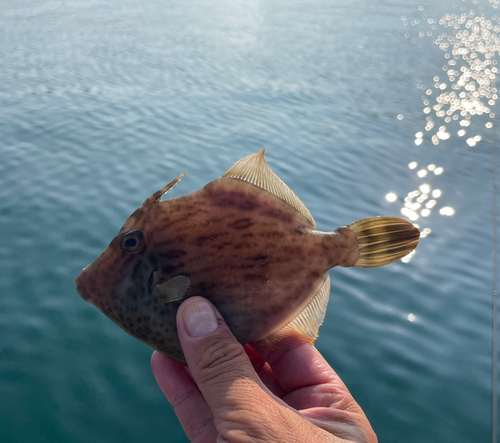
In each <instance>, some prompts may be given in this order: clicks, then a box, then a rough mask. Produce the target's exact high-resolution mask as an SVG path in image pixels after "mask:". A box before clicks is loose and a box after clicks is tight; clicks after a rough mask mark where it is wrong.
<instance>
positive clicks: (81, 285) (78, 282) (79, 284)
mask: <svg viewBox="0 0 500 443" xmlns="http://www.w3.org/2000/svg"><path fill="white" fill-rule="evenodd" d="M87 267H88V266H87ZM86 269H87V268H83V271H82V272H81V273H80V275H79V276H78V277H76V278H75V281H74V282H73V283H74V284H75V286H76V290H77V292H78V294H80V296H81V297H82V298H83V299H84V300H85V301H87V302H90V298H91V297H90V292H89V291H88V288H86V286H87V282H86V280H87V279H86V275H85V270H86Z"/></svg>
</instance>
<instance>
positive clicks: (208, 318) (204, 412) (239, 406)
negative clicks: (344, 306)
mask: <svg viewBox="0 0 500 443" xmlns="http://www.w3.org/2000/svg"><path fill="white" fill-rule="evenodd" d="M177 330H178V333H179V339H180V341H181V345H182V348H183V350H184V355H185V357H186V361H187V363H188V366H189V369H188V368H186V367H184V366H182V365H181V364H179V363H176V362H174V361H172V360H170V359H168V358H167V357H165V356H163V355H161V354H159V353H158V352H154V353H153V356H152V358H151V365H152V369H153V373H154V375H155V377H156V380H157V382H158V384H159V385H160V387H161V389H162V390H163V392H164V394H165V396H166V397H167V398H168V399H169V401H170V402H171V403H172V405H173V406H174V410H175V413H176V414H177V417H178V418H179V420H180V422H181V424H182V427H183V428H184V431H185V432H186V434H187V436H188V438H189V439H190V440H191V442H192V443H202V442H203V443H205V442H207V443H208V442H210V443H212V442H213V443H215V442H217V443H222V442H224V443H247V442H248V443H255V442H261V443H274V442H280V443H282V442H287V443H289V442H290V443H292V442H294V443H295V442H296V443H311V442H315V443H316V442H317V443H323V442H325V443H326V442H336V443H340V442H356V443H360V442H363V443H376V442H377V437H376V436H375V433H374V432H373V429H372V428H371V426H370V423H369V422H368V419H367V418H366V416H365V414H364V413H363V411H362V409H361V408H360V407H359V405H358V404H357V403H356V401H355V400H354V399H353V397H352V396H351V394H350V393H349V391H348V390H347V388H346V386H345V385H344V383H343V382H342V380H340V378H339V376H338V375H337V374H336V373H335V372H334V371H333V369H332V368H331V367H330V366H329V365H328V363H327V362H326V361H325V360H324V359H323V357H322V356H321V354H320V353H319V352H318V351H317V350H316V348H315V347H314V346H312V345H311V344H308V343H307V344H303V343H300V344H299V343H297V344H296V346H295V347H293V348H292V349H290V350H287V351H270V350H269V349H267V348H264V347H263V346H259V345H257V344H255V345H253V346H252V347H250V346H249V345H246V346H245V348H243V346H241V345H240V344H239V343H238V342H237V341H236V339H235V338H234V336H233V334H232V333H231V331H230V330H229V328H228V326H227V325H226V323H225V322H224V320H223V319H222V316H221V315H220V313H219V312H218V311H217V310H216V309H215V307H214V306H213V305H212V304H211V303H210V302H208V301H207V300H206V299H204V298H202V297H192V298H189V299H188V300H186V301H185V302H184V303H183V304H182V305H181V306H180V308H179V311H178V314H177ZM245 351H246V352H245Z"/></svg>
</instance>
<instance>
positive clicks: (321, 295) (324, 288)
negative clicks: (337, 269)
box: [259, 274, 330, 349]
mask: <svg viewBox="0 0 500 443" xmlns="http://www.w3.org/2000/svg"><path fill="white" fill-rule="evenodd" d="M329 299H330V276H329V275H328V274H326V277H325V280H324V281H323V284H322V285H321V287H320V288H319V290H318V292H316V295H315V296H314V298H313V299H312V300H311V302H310V303H309V304H308V305H307V306H306V308H305V309H304V310H303V311H302V312H301V313H300V314H299V315H298V316H297V317H295V318H294V319H293V320H292V321H291V322H290V323H288V324H287V325H286V326H285V327H284V328H282V329H280V330H279V331H278V332H275V333H274V334H272V335H270V336H269V337H266V338H265V339H264V340H260V341H259V343H261V344H263V345H264V346H266V347H268V348H271V349H279V348H280V342H283V340H285V339H287V338H292V337H293V338H296V339H297V338H298V339H299V340H302V341H308V342H310V343H313V344H314V342H315V340H316V339H317V338H318V331H319V327H320V326H321V325H322V324H323V320H324V319H325V314H326V308H327V306H328V300H329Z"/></svg>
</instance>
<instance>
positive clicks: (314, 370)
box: [252, 343, 350, 396]
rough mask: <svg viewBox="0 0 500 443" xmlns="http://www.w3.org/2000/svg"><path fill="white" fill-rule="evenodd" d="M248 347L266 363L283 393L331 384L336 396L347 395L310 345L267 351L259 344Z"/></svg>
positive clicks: (303, 344) (325, 363)
mask: <svg viewBox="0 0 500 443" xmlns="http://www.w3.org/2000/svg"><path fill="white" fill-rule="evenodd" d="M252 346H253V347H254V349H255V350H256V351H257V352H258V354H259V355H260V356H261V357H262V358H263V359H264V360H266V361H267V362H268V363H269V365H270V367H271V369H272V371H273V373H274V376H275V377H276V379H277V380H278V382H279V383H280V384H281V386H282V387H283V388H284V389H285V390H286V391H287V392H291V391H295V390H297V389H300V388H304V387H311V386H316V385H323V384H333V386H334V387H335V388H336V390H337V391H338V394H339V395H340V396H345V395H346V394H349V391H348V389H347V387H346V386H345V384H344V383H343V382H342V380H341V379H340V378H339V376H338V375H337V373H336V372H335V371H334V370H333V369H332V368H331V367H330V365H329V364H328V363H327V361H326V360H325V359H324V358H323V356H322V355H321V354H320V353H319V351H318V350H317V349H316V348H315V347H314V346H313V345H311V344H310V343H300V344H298V345H297V346H295V347H292V348H291V349H287V350H270V349H268V348H266V347H264V346H262V345H259V344H255V345H254V344H252ZM349 395H350V394H349Z"/></svg>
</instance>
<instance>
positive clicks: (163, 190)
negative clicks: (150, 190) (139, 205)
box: [143, 172, 186, 205]
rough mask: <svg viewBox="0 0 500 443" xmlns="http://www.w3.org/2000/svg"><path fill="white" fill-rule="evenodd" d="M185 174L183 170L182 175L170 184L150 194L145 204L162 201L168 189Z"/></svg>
mask: <svg viewBox="0 0 500 443" xmlns="http://www.w3.org/2000/svg"><path fill="white" fill-rule="evenodd" d="M185 175H186V173H185V172H183V173H182V174H181V175H179V177H177V178H176V179H174V180H172V181H171V182H170V183H169V184H168V185H166V186H164V187H163V188H161V189H160V190H159V191H156V192H155V193H154V194H152V195H150V196H149V197H148V198H147V199H146V201H145V202H144V203H143V205H150V204H151V203H158V202H159V201H161V198H162V196H163V195H164V194H166V193H167V192H168V191H170V190H171V189H172V188H173V187H174V186H175V185H176V184H177V183H178V182H179V181H180V179H181V178H182V177H184V176H185Z"/></svg>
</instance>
